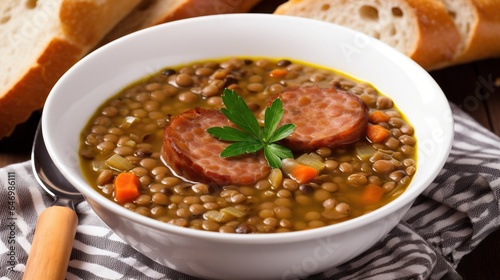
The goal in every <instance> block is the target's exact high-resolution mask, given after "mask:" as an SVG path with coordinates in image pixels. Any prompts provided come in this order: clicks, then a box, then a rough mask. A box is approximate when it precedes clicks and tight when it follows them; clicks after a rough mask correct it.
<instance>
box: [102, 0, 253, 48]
mask: <svg viewBox="0 0 500 280" xmlns="http://www.w3.org/2000/svg"><path fill="white" fill-rule="evenodd" d="M259 2H260V0H143V2H142V3H141V4H140V5H138V6H137V7H136V8H135V9H134V10H133V11H132V12H131V13H130V14H129V15H128V16H127V17H126V18H124V19H123V20H122V21H121V22H120V23H119V24H117V25H116V27H115V28H114V29H113V30H111V32H109V34H107V35H106V37H105V38H104V39H103V41H102V42H101V44H105V43H107V42H110V41H112V40H114V39H116V38H119V37H122V36H123V35H126V34H129V33H131V32H134V31H137V30H140V29H143V28H146V27H150V26H154V25H157V24H161V23H165V22H169V21H174V20H178V19H184V18H191V17H197V16H204V15H213V14H228V13H243V12H248V11H249V10H250V9H252V7H253V6H255V5H256V4H257V3H259Z"/></svg>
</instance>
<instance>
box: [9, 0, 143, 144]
mask: <svg viewBox="0 0 500 280" xmlns="http://www.w3.org/2000/svg"><path fill="white" fill-rule="evenodd" d="M139 1H140V0H127V1H120V0H45V1H36V0H24V1H21V0H10V1H1V2H0V37H1V38H3V39H2V40H1V41H0V57H1V58H2V59H1V61H0V73H2V75H0V138H3V137H5V136H8V135H10V134H11V133H12V131H13V130H14V128H15V126H16V125H17V124H19V123H21V122H24V121H25V120H26V119H28V117H29V116H30V115H31V113H33V112H34V111H36V110H38V109H40V108H42V106H43V104H44V102H45V99H46V97H47V95H48V93H49V91H50V89H51V88H52V86H53V85H54V84H55V83H56V81H57V80H58V79H59V78H60V77H61V76H62V74H63V73H64V72H65V71H66V70H67V69H69V68H70V67H71V66H72V65H73V64H74V63H76V62H77V61H78V60H79V59H81V58H82V57H83V56H84V55H85V54H86V53H87V52H88V51H89V50H91V49H92V48H93V47H94V46H95V45H96V44H97V43H98V42H99V41H100V40H101V38H102V37H103V36H104V35H105V34H106V33H107V32H108V31H109V30H110V29H111V28H112V27H113V26H114V25H115V24H116V23H117V22H118V21H120V20H121V19H122V18H123V17H124V16H125V15H127V14H128V13H129V12H130V11H131V10H132V9H133V8H134V7H135V6H136V5H137V4H138V3H139Z"/></svg>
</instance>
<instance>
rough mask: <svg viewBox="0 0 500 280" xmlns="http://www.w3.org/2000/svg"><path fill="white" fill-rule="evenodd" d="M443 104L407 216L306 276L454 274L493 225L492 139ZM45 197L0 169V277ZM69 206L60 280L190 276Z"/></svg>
mask: <svg viewBox="0 0 500 280" xmlns="http://www.w3.org/2000/svg"><path fill="white" fill-rule="evenodd" d="M451 106H452V110H453V115H454V120H455V133H456V134H455V140H454V143H453V147H452V151H451V154H450V156H449V158H448V160H447V163H446V165H445V166H444V169H443V170H442V172H441V173H440V174H439V176H438V177H437V178H436V179H435V180H434V182H433V183H432V184H431V185H430V186H429V187H428V188H427V189H426V190H425V192H424V193H423V194H422V195H421V196H420V197H419V198H418V199H417V200H416V202H415V204H414V205H413V206H412V208H411V210H410V211H409V212H408V214H407V215H406V216H405V217H404V218H403V220H402V221H401V222H400V223H399V224H398V225H397V226H396V227H395V228H394V229H393V230H392V231H391V232H390V233H389V234H388V235H387V236H386V237H385V238H384V239H383V240H381V241H380V242H379V243H377V244H376V245H374V246H373V247H372V248H370V249H369V250H368V251H367V252H365V253H364V254H362V255H360V256H358V257H356V258H354V259H353V260H351V261H350V262H348V263H346V264H344V265H341V266H339V267H336V268H332V269H330V270H328V271H326V272H324V273H321V274H317V275H313V276H311V277H309V278H308V279H442V278H446V279H461V277H460V275H459V274H458V273H457V272H456V270H455V268H456V266H457V264H458V263H459V261H460V259H461V258H462V257H463V256H464V255H466V254H467V253H469V252H470V251H471V250H473V249H474V248H475V247H476V246H477V245H478V244H479V243H480V242H481V241H482V240H483V239H484V238H485V237H486V236H487V235H488V234H490V233H491V232H493V231H495V230H497V228H498V227H499V224H500V211H499V206H500V205H499V201H500V160H499V158H500V138H499V137H497V136H495V135H494V134H492V133H491V132H490V131H488V130H487V129H485V128H483V127H481V126H480V125H479V124H478V123H477V122H475V121H474V120H473V119H472V118H470V117H469V116H468V115H467V114H466V113H464V112H463V111H461V110H460V109H459V108H458V107H457V106H455V105H453V104H451ZM9 182H10V183H11V184H12V182H14V188H12V185H10V184H9ZM9 187H10V188H11V191H12V190H13V189H15V191H13V192H11V193H9ZM51 203H52V198H51V197H50V196H49V195H47V194H46V193H45V192H44V191H43V190H42V189H41V187H38V185H37V183H36V181H35V179H34V177H33V173H32V171H31V165H30V162H29V161H28V162H24V163H20V164H15V165H11V166H8V167H5V168H3V169H0V237H1V242H0V279H21V278H22V273H23V270H24V268H25V264H26V260H27V252H29V250H30V245H31V241H32V239H33V233H34V226H35V224H36V220H37V217H38V215H39V213H40V212H42V210H43V209H45V208H46V207H48V206H50V205H51ZM11 210H12V211H11ZM76 210H77V213H78V217H79V226H78V229H77V233H76V240H75V242H74V248H73V251H72V255H71V260H70V262H69V268H68V272H67V275H66V279H68V280H72V279H85V280H89V279H193V278H192V277H190V276H187V275H184V274H182V273H179V272H176V271H174V270H172V269H169V268H167V267H164V266H161V265H159V264H157V263H155V262H154V261H152V260H150V259H148V258H147V257H145V256H143V255H142V254H140V253H138V252H137V251H135V250H134V249H132V248H131V247H130V246H128V245H127V244H126V243H124V242H123V241H122V240H121V239H120V238H119V237H118V236H116V235H115V234H114V233H113V232H112V231H111V230H110V229H109V228H108V227H107V226H106V225H105V224H103V223H102V222H101V221H100V219H99V218H98V217H97V216H96V215H95V214H94V212H93V211H92V210H91V208H90V207H89V205H88V204H87V203H86V202H83V203H81V204H79V205H78V206H77V209H76ZM12 217H15V218H16V219H15V220H12V219H9V218H12ZM11 246H12V247H11Z"/></svg>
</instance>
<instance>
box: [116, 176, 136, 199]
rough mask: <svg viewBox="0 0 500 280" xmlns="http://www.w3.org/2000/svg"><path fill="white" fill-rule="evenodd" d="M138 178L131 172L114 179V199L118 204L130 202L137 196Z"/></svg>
mask: <svg viewBox="0 0 500 280" xmlns="http://www.w3.org/2000/svg"><path fill="white" fill-rule="evenodd" d="M139 184H140V182H139V178H137V175H135V174H134V173H132V172H122V173H120V174H118V176H116V178H115V199H116V201H117V202H118V203H125V202H130V201H132V200H134V199H136V198H137V197H138V196H139Z"/></svg>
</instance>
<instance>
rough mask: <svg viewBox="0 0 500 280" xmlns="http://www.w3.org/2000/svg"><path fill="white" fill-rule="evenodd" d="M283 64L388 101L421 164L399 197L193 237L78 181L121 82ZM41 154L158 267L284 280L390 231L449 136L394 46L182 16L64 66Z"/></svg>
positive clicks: (240, 19) (423, 76) (291, 24)
mask: <svg viewBox="0 0 500 280" xmlns="http://www.w3.org/2000/svg"><path fill="white" fill-rule="evenodd" d="M229 56H254V57H255V56H257V57H258V56H261V57H274V58H283V57H286V58H291V59H297V60H301V61H304V62H309V63H313V64H316V65H321V66H326V67H330V68H334V69H337V70H340V71H342V72H344V73H347V74H349V75H351V76H353V77H356V78H359V79H361V80H365V81H368V82H370V83H372V84H373V85H374V86H375V87H377V88H378V89H379V90H381V92H383V93H384V94H386V95H388V96H390V97H391V98H392V99H393V100H394V101H395V103H396V105H397V106H398V107H399V108H400V109H401V110H402V111H403V112H404V113H405V114H406V116H407V118H408V120H409V121H410V122H411V123H412V124H413V125H414V127H415V132H416V137H417V139H418V168H417V172H416V174H415V175H414V178H413V181H412V183H411V185H410V186H409V188H408V190H407V191H406V192H405V193H404V194H402V195H401V196H400V197H399V198H397V199H396V200H395V201H393V202H391V203H390V204H388V205H387V206H384V207H382V208H380V209H378V210H376V211H373V212H371V213H369V214H366V215H364V216H362V217H359V218H355V219H353V220H350V221H346V222H343V223H340V224H337V225H332V226H327V227H323V228H318V229H313V230H307V231H299V232H291V233H279V234H278V233H276V234H259V235H256V234H255V235H238V234H222V233H216V232H206V231H201V230H193V229H187V228H182V227H177V226H173V225H169V224H165V223H162V222H159V221H156V220H153V219H148V218H145V217H143V216H140V215H139V214H136V213H133V212H132V211H129V210H127V209H125V208H123V207H121V206H119V205H117V204H115V203H113V202H111V201H109V200H108V199H106V198H105V197H103V196H101V195H100V194H99V193H98V192H96V191H95V190H93V189H92V187H90V186H89V185H88V184H87V182H86V181H85V178H84V176H83V175H82V172H81V170H80V166H79V161H78V145H79V141H80V140H79V137H80V132H81V130H82V128H83V127H84V125H85V124H86V122H87V121H88V120H89V118H90V117H91V115H92V114H93V113H94V111H95V110H96V108H97V107H98V106H99V105H100V104H101V103H102V102H104V101H105V100H106V99H108V98H109V97H110V96H111V95H114V94H116V93H117V92H118V91H119V90H121V89H122V88H123V87H124V86H127V85H129V84H130V83H131V82H133V81H136V80H138V79H140V78H143V77H145V76H147V75H149V74H152V73H155V72H156V71H159V70H160V69H161V68H164V67H166V66H175V65H179V64H182V63H189V62H193V61H197V60H203V59H209V58H223V57H229ZM42 125H43V128H44V131H43V133H44V137H45V139H46V144H47V148H48V151H49V154H50V156H51V157H52V159H53V160H54V161H55V163H56V165H57V167H58V168H59V169H60V170H61V171H62V172H63V174H64V175H65V176H66V177H67V179H68V180H69V181H70V182H71V183H73V184H74V185H75V187H76V188H77V189H78V190H79V191H81V192H82V193H83V194H84V196H85V198H86V199H87V201H88V202H89V203H90V205H91V206H92V208H93V209H94V211H95V212H96V213H97V215H98V216H99V217H100V218H101V219H102V220H103V221H104V222H105V223H106V224H107V225H108V226H109V227H110V228H112V229H113V230H114V231H115V232H116V234H117V235H118V236H120V237H121V238H122V239H123V240H124V241H126V242H127V243H128V244H130V245H131V246H133V247H134V248H135V249H136V250H138V251H139V252H141V253H143V254H144V255H146V256H148V257H149V258H151V259H153V260H155V261H157V262H158V263H160V264H163V265H165V266H168V267H170V268H173V269H175V270H178V271H180V272H183V273H187V274H190V275H194V276H199V277H205V278H216V279H242V278H244V277H245V278H249V279H262V278H265V279H278V278H280V279H289V278H294V277H295V278H296V277H303V276H305V275H307V274H313V273H317V272H320V271H324V270H327V269H328V268H331V267H334V266H337V265H339V264H342V263H344V262H346V261H348V260H350V259H352V258H353V257H355V256H357V255H359V254H360V253H362V252H363V251H365V250H367V249H368V248H369V247H370V246H372V245H373V244H375V243H376V242H377V241H378V240H379V239H380V238H381V237H383V236H384V235H385V234H387V233H388V232H389V231H390V230H391V229H392V228H393V227H394V226H395V225H396V224H397V223H398V222H399V221H400V219H401V218H402V216H403V215H404V214H405V213H406V212H407V210H408V209H409V208H410V206H411V204H412V202H413V201H414V200H415V198H416V197H417V196H418V195H419V194H420V193H421V192H422V191H423V190H424V189H425V188H426V187H427V186H428V185H429V184H430V183H431V182H432V181H433V179H434V178H435V177H436V176H437V174H438V172H439V171H440V170H441V168H442V167H443V165H444V163H445V160H446V158H447V156H448V153H449V150H450V147H451V142H452V138H453V128H452V127H453V124H452V117H451V110H450V108H449V105H448V102H447V101H446V98H445V96H444V94H443V92H442V91H441V89H440V88H439V87H438V85H437V84H436V83H435V82H434V80H433V79H432V78H431V77H430V76H429V75H428V73H427V72H425V71H424V70H423V69H421V68H420V67H419V66H418V65H417V64H415V63H414V62H413V61H411V60H410V59H408V58H407V57H406V56H404V55H402V54H400V53H399V52H397V51H396V50H394V49H392V48H390V47H388V46H387V45H385V44H382V43H381V42H379V41H377V40H375V39H372V38H369V37H367V36H365V35H363V34H361V33H358V32H355V31H352V30H350V29H347V28H343V27H339V26H336V25H333V24H328V23H324V22H320V21H315V20H308V19H302V18H295V17H287V16H277V15H263V14H234V15H217V16H208V17H200V18H194V19H188V20H181V21H177V22H172V23H168V24H164V25H161V26H157V27H153V28H150V29H147V30H143V31H140V32H137V33H134V34H132V35H129V36H126V37H124V38H122V39H119V40H117V41H115V42H112V43H110V44H109V45H106V46H104V47H102V48H101V49H98V50H97V51H94V52H93V53H91V54H90V55H88V56H87V57H85V58H84V59H83V60H81V61H80V62H79V63H77V64H76V65H75V66H74V67H72V68H71V69H70V70H69V71H68V72H67V73H66V74H65V75H64V76H63V77H62V78H61V79H60V80H59V82H58V83H57V84H56V86H55V87H54V88H53V90H52V92H51V93H50V95H49V97H48V100H47V102H46V105H45V109H44V114H43V117H42Z"/></svg>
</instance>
